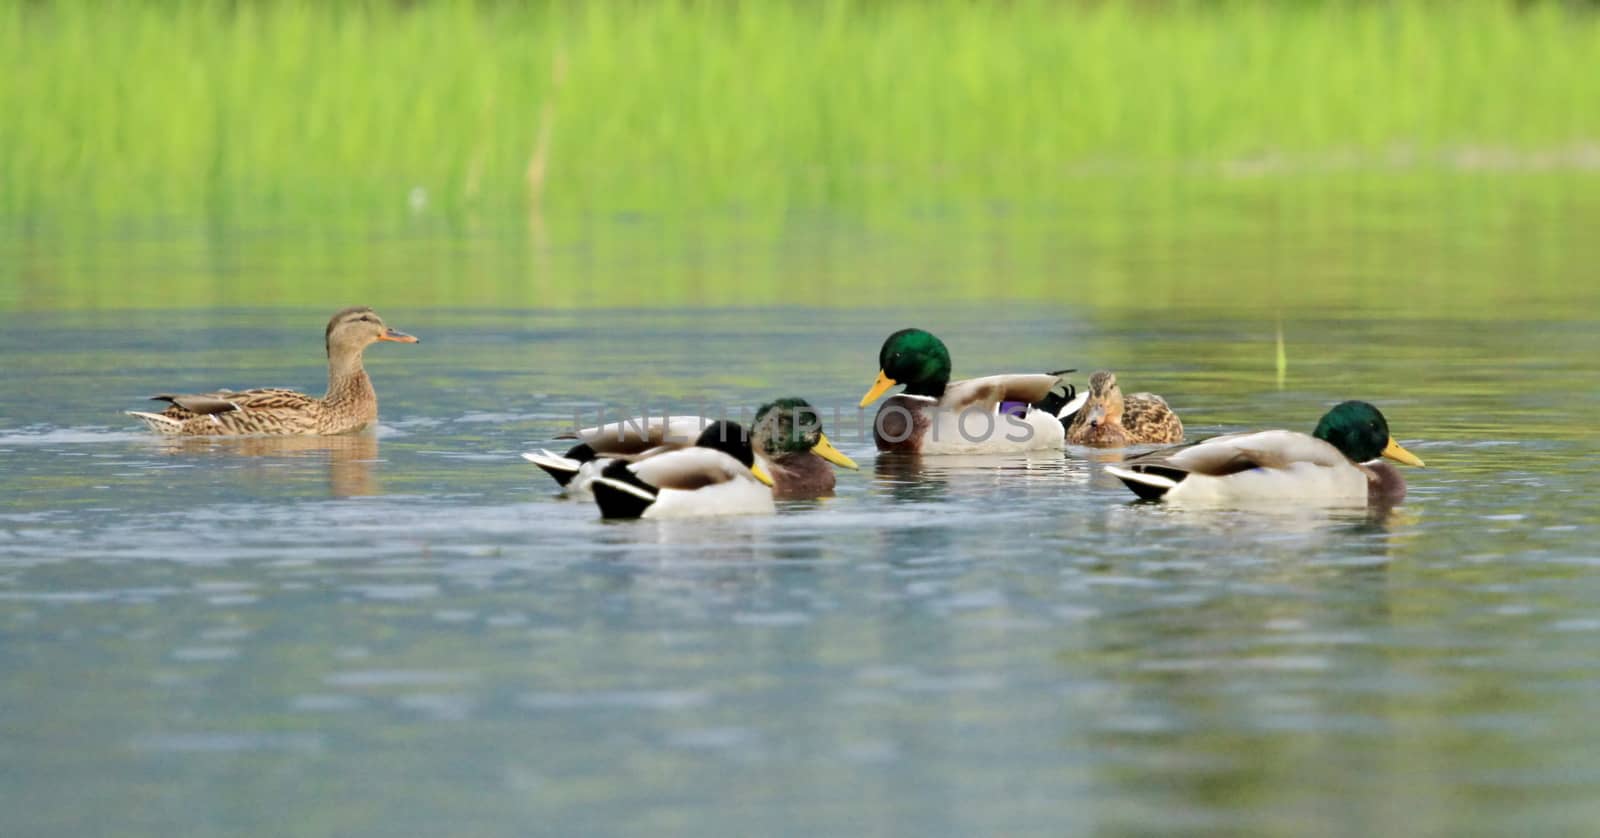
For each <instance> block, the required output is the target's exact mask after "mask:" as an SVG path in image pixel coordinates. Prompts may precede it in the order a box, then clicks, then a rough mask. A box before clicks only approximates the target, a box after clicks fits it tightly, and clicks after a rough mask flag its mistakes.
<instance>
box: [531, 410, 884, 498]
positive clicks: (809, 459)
mask: <svg viewBox="0 0 1600 838" xmlns="http://www.w3.org/2000/svg"><path fill="white" fill-rule="evenodd" d="M712 424H714V421H713V420H711V419H708V418H704V417H700V416H688V415H684V416H653V417H645V416H639V417H634V418H631V419H621V420H618V421H616V422H612V423H608V424H605V425H598V426H596V427H593V428H584V429H582V430H579V431H575V432H572V433H569V434H563V437H565V438H571V439H577V440H578V443H577V444H576V445H574V446H572V447H571V448H569V449H568V450H567V451H566V453H565V454H557V453H554V452H552V451H549V450H546V449H540V450H538V451H529V452H526V453H524V454H523V455H522V458H523V459H525V460H527V461H528V462H531V463H533V464H534V465H536V466H538V467H539V468H541V469H544V471H545V472H546V473H547V474H549V475H550V476H551V477H552V478H554V479H555V481H556V482H557V483H558V484H560V485H561V488H562V490H563V492H564V493H565V494H567V495H568V496H570V497H578V498H585V497H592V495H593V484H594V479H595V478H596V477H598V476H599V475H600V473H601V472H602V471H604V470H605V469H606V467H608V466H610V465H611V464H612V463H613V462H614V461H616V460H625V461H627V462H630V463H637V462H640V461H641V460H645V459H648V458H651V457H655V456H657V455H660V454H664V453H666V452H668V451H677V450H681V449H684V448H688V447H691V446H692V445H694V443H695V440H696V439H697V438H698V437H699V436H700V434H701V433H702V432H703V431H704V430H705V429H706V428H707V427H709V426H711V425H712ZM750 443H751V446H752V447H753V449H754V451H755V457H756V459H757V460H758V461H759V462H760V463H761V464H762V465H764V466H765V467H766V469H767V470H768V473H769V474H770V476H771V477H772V480H773V494H774V495H776V496H777V497H780V498H811V497H821V496H823V495H827V494H830V493H832V492H833V485H834V476H833V469H831V468H829V466H828V463H833V464H834V465H838V466H843V467H844V468H856V464H855V461H854V460H851V459H850V458H849V457H847V456H845V455H844V454H843V453H842V452H840V451H839V449H837V448H834V447H833V444H832V443H831V442H829V441H828V437H827V436H826V435H825V434H823V432H822V422H821V420H820V419H819V418H818V415H817V411H816V409H815V408H813V407H812V406H811V405H810V403H808V402H807V401H806V400H805V399H801V398H794V397H790V398H784V399H778V400H776V401H772V402H768V403H767V404H764V405H762V406H761V408H760V409H759V410H757V411H756V415H755V423H754V425H753V431H752V433H751V439H750Z"/></svg>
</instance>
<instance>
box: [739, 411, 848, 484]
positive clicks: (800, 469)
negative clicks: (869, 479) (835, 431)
mask: <svg viewBox="0 0 1600 838" xmlns="http://www.w3.org/2000/svg"><path fill="white" fill-rule="evenodd" d="M751 446H752V447H753V448H754V449H755V452H756V456H757V457H759V458H760V459H761V462H762V464H763V465H765V466H766V468H767V471H768V472H769V473H770V474H771V475H772V493H773V494H774V495H776V496H777V497H780V498H815V497H822V496H823V495H831V494H833V484H834V476H833V469H832V468H830V467H829V466H828V464H829V463H832V464H834V465H837V466H843V467H844V468H857V466H856V462H855V460H852V459H850V458H849V457H846V456H845V455H844V453H843V452H842V451H840V450H839V449H837V448H834V447H833V443H831V442H829V441H828V437H827V435H826V434H824V433H823V432H822V420H821V419H820V418H818V416H817V411H816V409H815V408H813V407H812V406H811V405H810V403H808V402H807V401H806V400H805V399H799V398H787V399H778V400H777V401H772V402H768V403H766V404H764V405H762V406H761V408H760V409H759V410H757V411H756V419H755V433H754V434H753V437H752V439H751Z"/></svg>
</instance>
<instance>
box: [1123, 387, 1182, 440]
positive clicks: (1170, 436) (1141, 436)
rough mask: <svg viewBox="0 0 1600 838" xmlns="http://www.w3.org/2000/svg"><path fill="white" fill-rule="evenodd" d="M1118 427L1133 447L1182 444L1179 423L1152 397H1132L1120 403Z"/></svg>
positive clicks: (1152, 394) (1135, 394)
mask: <svg viewBox="0 0 1600 838" xmlns="http://www.w3.org/2000/svg"><path fill="white" fill-rule="evenodd" d="M1122 427H1123V428H1125V429H1126V430H1127V431H1128V436H1129V438H1130V440H1131V441H1133V442H1136V443H1167V442H1182V441H1183V422H1182V421H1181V420H1179V419H1178V414H1176V413H1174V412H1173V410H1172V408H1171V407H1169V406H1168V405H1167V401H1166V399H1163V398H1161V397H1160V396H1158V395H1156V394H1154V393H1134V394H1133V395H1131V396H1128V397H1127V398H1125V399H1123V400H1122Z"/></svg>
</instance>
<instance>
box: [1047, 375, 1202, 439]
mask: <svg viewBox="0 0 1600 838" xmlns="http://www.w3.org/2000/svg"><path fill="white" fill-rule="evenodd" d="M1182 441H1183V423H1182V422H1180V421H1178V414H1176V413H1173V412H1172V408H1170V407H1168V406H1167V401H1166V399H1163V398H1161V397H1160V396H1158V395H1156V394H1154V393H1134V394H1133V395H1131V396H1127V397H1124V396H1123V395H1122V388H1121V387H1118V386H1117V376H1116V374H1115V373H1113V372H1109V371H1107V370H1100V371H1099V372H1097V373H1095V374H1094V375H1091V376H1089V400H1088V401H1087V402H1085V403H1084V405H1083V409H1082V410H1080V411H1078V412H1077V414H1076V415H1075V416H1073V417H1072V425H1071V427H1069V428H1067V442H1070V443H1072V444H1073V445H1093V446H1095V447H1098V448H1125V447H1127V446H1129V445H1140V444H1145V443H1171V442H1182Z"/></svg>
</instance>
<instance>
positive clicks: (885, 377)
mask: <svg viewBox="0 0 1600 838" xmlns="http://www.w3.org/2000/svg"><path fill="white" fill-rule="evenodd" d="M899 383H900V382H898V381H895V380H894V379H892V378H890V377H889V374H888V373H886V372H884V371H883V370H878V380H877V381H874V382H872V389H871V390H868V391H867V394H866V395H865V396H862V397H861V405H860V406H861V407H866V406H867V405H869V404H872V403H873V402H875V401H877V400H878V397H879V396H881V395H883V394H884V392H885V391H886V390H888V389H889V388H890V387H893V386H894V385H896V384H899Z"/></svg>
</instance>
